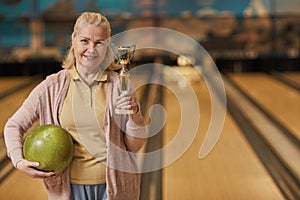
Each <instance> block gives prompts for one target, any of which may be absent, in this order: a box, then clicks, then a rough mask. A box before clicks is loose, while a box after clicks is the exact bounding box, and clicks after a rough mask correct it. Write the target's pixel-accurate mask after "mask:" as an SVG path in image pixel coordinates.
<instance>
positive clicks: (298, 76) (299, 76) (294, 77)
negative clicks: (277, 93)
mask: <svg viewBox="0 0 300 200" xmlns="http://www.w3.org/2000/svg"><path fill="white" fill-rule="evenodd" d="M280 75H282V76H284V77H285V78H287V79H289V80H291V81H293V82H295V83H297V84H298V85H300V72H282V73H280Z"/></svg>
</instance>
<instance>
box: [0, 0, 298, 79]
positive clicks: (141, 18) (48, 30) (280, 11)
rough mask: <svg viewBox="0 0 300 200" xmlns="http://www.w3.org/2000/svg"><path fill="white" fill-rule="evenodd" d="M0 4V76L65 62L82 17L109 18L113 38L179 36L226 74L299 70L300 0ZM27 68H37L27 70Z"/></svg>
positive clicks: (20, 0)
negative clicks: (133, 32) (155, 30)
mask: <svg viewBox="0 0 300 200" xmlns="http://www.w3.org/2000/svg"><path fill="white" fill-rule="evenodd" d="M0 5H1V6H0V30H1V31H0V53H1V57H0V75H11V74H14V75H17V74H18V75H19V74H32V73H37V72H36V69H35V68H36V67H35V65H36V63H41V62H47V63H49V62H54V63H56V62H60V60H61V58H62V57H63V56H64V55H65V52H66V50H67V49H68V47H69V41H70V34H71V32H72V26H73V25H74V21H75V19H76V17H77V16H78V15H79V14H80V13H81V12H83V11H99V12H101V13H103V14H104V15H106V16H107V17H108V18H109V20H110V21H111V24H112V33H113V34H117V33H120V32H122V31H124V30H128V29H133V28H138V27H144V26H154V27H165V28H170V29H173V30H176V31H180V32H182V33H184V34H186V35H188V36H190V37H192V38H193V39H195V40H196V41H198V42H199V43H200V44H201V45H202V46H203V47H204V48H205V49H206V50H207V51H208V52H209V53H210V55H211V56H212V57H213V58H214V60H215V62H216V63H217V65H218V68H219V69H220V70H221V71H261V70H272V69H277V70H297V69H299V48H300V41H299V40H300V39H299V38H300V37H299V34H300V9H299V8H300V2H299V1H298V0H286V1H279V0H239V1H236V0H227V1H226V2H224V1H222V0H187V1H184V2H182V1H181V0H172V1H170V0H143V1H139V0H41V1H39V0H1V1H0ZM152 54H153V55H144V56H148V57H155V56H156V55H154V54H156V52H152ZM141 59H142V58H141ZM165 59H166V62H170V63H172V62H174V57H173V58H168V56H166V58H165ZM175 59H176V58H175ZM175 61H176V60H175ZM28 62H30V63H31V66H32V67H27V68H26V67H24V65H26V63H28ZM283 63H284V66H283V65H282V64H283ZM167 64H168V63H167ZM8 65H11V67H7V66H8ZM25 68H26V69H25ZM37 68H38V67H37ZM26 70H27V71H26ZM40 70H43V69H40ZM44 70H46V69H44ZM41 72H44V73H49V71H39V73H41Z"/></svg>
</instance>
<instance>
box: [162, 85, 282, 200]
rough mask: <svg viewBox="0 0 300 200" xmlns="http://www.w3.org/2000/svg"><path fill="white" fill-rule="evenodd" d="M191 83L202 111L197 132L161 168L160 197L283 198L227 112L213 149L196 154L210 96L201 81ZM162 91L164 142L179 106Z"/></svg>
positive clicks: (174, 128)
mask: <svg viewBox="0 0 300 200" xmlns="http://www.w3.org/2000/svg"><path fill="white" fill-rule="evenodd" d="M192 86H193V88H194V90H195V92H196V94H197V98H198V101H199V105H200V112H201V114H200V115H201V116H200V125H199V129H198V133H197V135H196V138H195V139H194V141H193V143H192V144H191V146H190V147H189V148H188V150H187V151H186V152H185V153H184V154H183V155H182V156H181V157H180V158H179V159H178V160H177V161H175V162H174V163H173V164H171V165H170V166H168V167H165V168H164V169H163V189H162V191H163V199H166V200H169V199H172V200H181V199H189V200H198V199H210V200H211V199H216V200H217V199H233V200H234V199H237V200H240V199H243V200H248V199H249V200H252V199H255V200H265V199H277V200H280V199H284V197H283V196H282V194H281V193H280V191H279V189H278V188H277V187H276V185H275V183H274V181H273V180H272V178H271V177H270V176H269V174H268V172H267V171H266V169H265V168H264V166H263V165H262V163H261V162H260V160H259V159H258V157H257V156H256V154H255V152H254V150H253V149H252V147H251V146H250V144H249V143H248V142H247V140H246V139H245V138H244V136H243V134H242V133H241V132H240V129H239V128H238V126H237V124H235V122H234V121H233V119H232V118H231V117H230V115H229V114H227V115H226V120H225V123H224V128H223V131H222V134H221V137H220V139H219V141H218V143H217V144H216V146H215V147H214V149H213V151H212V152H211V153H210V154H209V155H208V156H207V157H205V158H204V159H201V160H200V159H199V158H198V153H199V149H200V146H201V144H202V142H203V138H204V136H205V134H206V131H207V128H208V124H209V122H210V117H211V113H210V96H209V94H208V91H207V89H206V86H205V84H204V83H203V82H201V81H198V82H194V83H193V84H192ZM164 95H165V108H166V110H167V112H168V114H167V116H168V119H167V122H166V127H165V131H164V144H165V145H166V144H168V143H169V142H170V140H171V139H173V138H174V136H175V135H176V132H177V130H178V124H179V123H180V118H179V117H178V116H180V109H179V102H178V101H177V100H176V99H177V98H176V97H175V95H174V94H172V92H170V91H168V90H167V89H166V91H165V93H164ZM187 101H188V100H187ZM191 120H192V119H191Z"/></svg>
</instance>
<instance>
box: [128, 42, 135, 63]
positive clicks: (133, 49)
mask: <svg viewBox="0 0 300 200" xmlns="http://www.w3.org/2000/svg"><path fill="white" fill-rule="evenodd" d="M131 49H132V50H131ZM135 49H136V45H135V44H133V45H131V47H130V50H131V51H132V53H131V56H130V59H129V60H131V59H132V58H133V55H134V52H135Z"/></svg>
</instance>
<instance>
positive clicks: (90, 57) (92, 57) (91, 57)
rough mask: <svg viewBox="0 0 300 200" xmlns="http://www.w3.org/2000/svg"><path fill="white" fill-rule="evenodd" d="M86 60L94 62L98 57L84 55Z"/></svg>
mask: <svg viewBox="0 0 300 200" xmlns="http://www.w3.org/2000/svg"><path fill="white" fill-rule="evenodd" d="M83 57H84V58H86V59H89V60H93V59H97V58H98V56H96V55H83Z"/></svg>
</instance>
